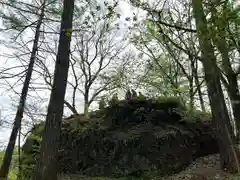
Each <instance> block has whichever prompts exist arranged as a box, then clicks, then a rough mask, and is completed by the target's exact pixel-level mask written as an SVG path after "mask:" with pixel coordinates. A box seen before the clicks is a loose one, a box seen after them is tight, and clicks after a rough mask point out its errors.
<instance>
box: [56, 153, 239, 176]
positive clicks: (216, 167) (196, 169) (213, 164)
mask: <svg viewBox="0 0 240 180" xmlns="http://www.w3.org/2000/svg"><path fill="white" fill-rule="evenodd" d="M83 179H85V180H136V179H139V180H140V179H142V180H240V176H237V175H231V174H228V173H226V172H223V171H221V170H220V158H219V154H214V155H209V156H205V157H202V158H199V159H197V160H196V161H194V162H193V163H192V164H191V165H190V166H188V167H187V168H186V169H185V170H184V171H182V172H180V173H178V174H174V175H172V176H166V177H160V176H157V175H153V174H149V176H144V177H142V178H141V177H138V178H133V177H126V178H118V179H114V178H104V177H101V178H100V177H95V178H90V177H82V176H77V175H72V176H68V177H66V176H63V177H60V178H59V180H83Z"/></svg>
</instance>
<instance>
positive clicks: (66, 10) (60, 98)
mask: <svg viewBox="0 0 240 180" xmlns="http://www.w3.org/2000/svg"><path fill="white" fill-rule="evenodd" d="M73 11H74V0H64V2H63V14H62V21H61V32H60V38H59V45H58V53H57V59H56V64H55V71H54V80H53V88H52V92H51V97H50V101H49V105H48V112H47V117H46V124H45V128H44V133H43V140H42V144H41V150H40V157H39V159H38V162H37V167H36V172H35V174H34V175H33V180H57V170H58V167H57V156H58V146H59V141H60V135H61V122H62V115H63V107H64V97H65V92H66V86H67V78H68V69H69V52H70V42H71V32H72V21H73Z"/></svg>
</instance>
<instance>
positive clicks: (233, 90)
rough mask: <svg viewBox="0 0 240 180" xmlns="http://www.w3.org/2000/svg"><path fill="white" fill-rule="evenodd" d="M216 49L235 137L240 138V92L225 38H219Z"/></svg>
mask: <svg viewBox="0 0 240 180" xmlns="http://www.w3.org/2000/svg"><path fill="white" fill-rule="evenodd" d="M218 49H219V51H220V53H221V56H222V67H223V70H224V72H225V74H226V77H227V80H228V84H225V86H226V89H227V91H228V96H229V98H230V101H231V105H232V110H233V116H234V119H235V122H236V130H237V139H238V140H239V139H240V137H239V136H240V133H239V130H240V94H239V87H238V82H237V75H236V73H235V72H234V71H233V69H232V66H231V63H230V58H229V54H228V49H227V46H226V38H225V37H221V40H220V41H219V42H218Z"/></svg>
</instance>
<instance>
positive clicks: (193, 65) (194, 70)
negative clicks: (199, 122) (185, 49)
mask: <svg viewBox="0 0 240 180" xmlns="http://www.w3.org/2000/svg"><path fill="white" fill-rule="evenodd" d="M191 61H192V63H191V69H192V76H193V78H194V82H195V85H196V89H197V93H198V97H199V101H200V106H201V109H202V111H203V112H206V108H205V105H204V101H203V97H202V91H201V84H200V82H199V79H198V69H197V63H198V62H197V60H195V61H194V59H193V58H192V60H191Z"/></svg>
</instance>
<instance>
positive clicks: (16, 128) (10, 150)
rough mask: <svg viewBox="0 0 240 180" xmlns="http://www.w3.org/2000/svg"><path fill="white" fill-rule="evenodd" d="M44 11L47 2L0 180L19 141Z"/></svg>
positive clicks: (36, 36) (42, 12)
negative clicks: (17, 140)
mask: <svg viewBox="0 0 240 180" xmlns="http://www.w3.org/2000/svg"><path fill="white" fill-rule="evenodd" d="M44 10H45V1H44V2H43V5H42V9H41V14H40V17H39V20H38V23H37V26H36V32H35V37H34V42H33V47H32V53H31V57H30V62H29V64H28V70H27V74H26V78H25V81H24V84H23V88H22V92H21V96H20V102H19V105H18V109H17V113H16V115H15V118H14V123H13V129H12V132H11V135H10V139H9V142H8V145H7V149H6V151H5V154H4V158H3V163H2V166H1V169H0V179H5V178H7V176H8V173H9V168H10V164H11V161H12V154H13V150H14V147H15V143H16V139H17V136H18V131H19V129H20V127H21V121H22V117H23V113H24V106H25V101H26V98H27V94H28V88H29V84H30V80H31V77H32V72H33V66H34V63H35V59H36V54H37V50H38V41H39V37H40V27H41V24H42V20H43V17H44Z"/></svg>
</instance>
